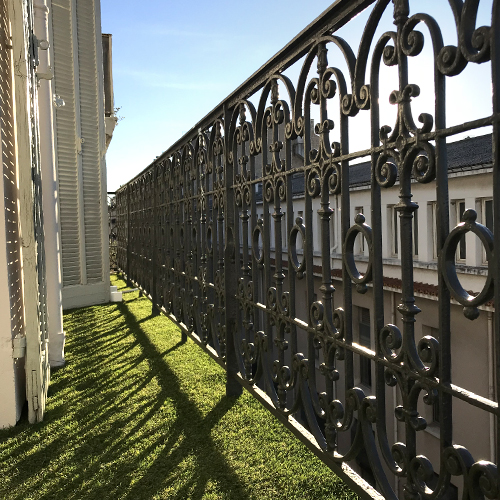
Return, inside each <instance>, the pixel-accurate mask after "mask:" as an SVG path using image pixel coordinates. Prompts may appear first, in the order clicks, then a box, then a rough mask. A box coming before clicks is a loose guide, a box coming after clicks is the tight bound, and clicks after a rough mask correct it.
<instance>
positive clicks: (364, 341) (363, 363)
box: [358, 307, 372, 387]
mask: <svg viewBox="0 0 500 500" xmlns="http://www.w3.org/2000/svg"><path fill="white" fill-rule="evenodd" d="M358 312H359V344H360V345H362V346H363V347H367V348H368V349H371V335H370V332H371V328H370V310H369V309H367V308H366V307H359V308H358ZM371 365H372V363H371V360H370V358H365V357H364V356H360V361H359V378H360V382H361V383H362V384H363V385H366V386H367V387H371V385H372V369H371Z"/></svg>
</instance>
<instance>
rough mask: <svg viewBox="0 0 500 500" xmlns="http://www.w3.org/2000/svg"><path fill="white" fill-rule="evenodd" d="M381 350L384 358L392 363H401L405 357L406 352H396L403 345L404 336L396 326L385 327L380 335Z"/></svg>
mask: <svg viewBox="0 0 500 500" xmlns="http://www.w3.org/2000/svg"><path fill="white" fill-rule="evenodd" d="M379 335H380V336H379V343H380V348H381V350H382V353H383V355H384V357H385V358H386V359H387V360H389V361H391V362H392V363H399V362H400V361H401V359H402V358H403V356H404V352H403V351H400V352H399V353H398V352H396V351H397V350H398V349H400V348H401V346H402V345H403V336H402V335H401V331H400V330H399V328H398V327H397V326H396V325H393V324H388V325H385V326H384V327H383V328H382V330H380V334H379Z"/></svg>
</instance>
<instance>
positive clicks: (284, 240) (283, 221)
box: [281, 212, 288, 250]
mask: <svg viewBox="0 0 500 500" xmlns="http://www.w3.org/2000/svg"><path fill="white" fill-rule="evenodd" d="M281 242H282V245H281V248H282V250H286V249H288V229H287V225H286V212H283V217H281Z"/></svg>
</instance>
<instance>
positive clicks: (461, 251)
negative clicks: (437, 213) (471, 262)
mask: <svg viewBox="0 0 500 500" xmlns="http://www.w3.org/2000/svg"><path fill="white" fill-rule="evenodd" d="M464 212H465V201H464V200H454V201H452V202H451V214H450V215H451V227H452V228H454V227H455V226H457V225H458V224H459V223H460V222H463V215H464ZM466 257H467V247H466V243H465V234H464V235H462V237H461V238H460V242H459V244H458V247H457V256H456V259H457V261H462V262H463V261H465V259H466Z"/></svg>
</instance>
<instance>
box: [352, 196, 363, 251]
mask: <svg viewBox="0 0 500 500" xmlns="http://www.w3.org/2000/svg"><path fill="white" fill-rule="evenodd" d="M358 214H363V207H361V206H360V207H354V219H356V215H358ZM354 253H355V254H356V255H364V254H365V238H364V236H363V233H358V236H356V243H355V245H354Z"/></svg>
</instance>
